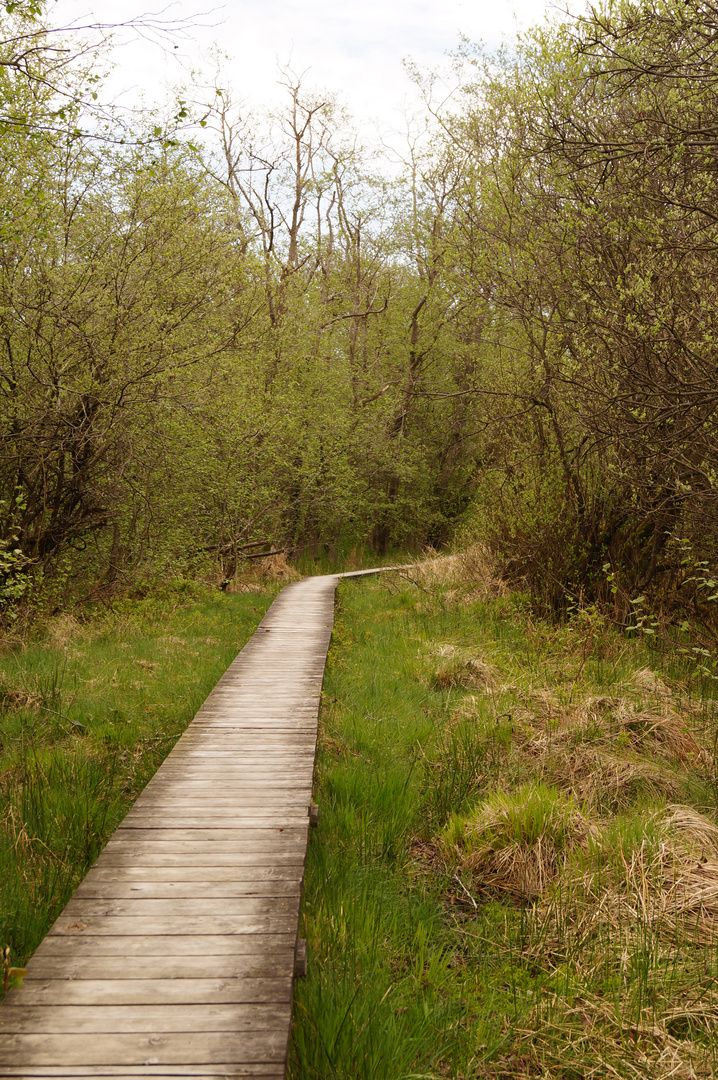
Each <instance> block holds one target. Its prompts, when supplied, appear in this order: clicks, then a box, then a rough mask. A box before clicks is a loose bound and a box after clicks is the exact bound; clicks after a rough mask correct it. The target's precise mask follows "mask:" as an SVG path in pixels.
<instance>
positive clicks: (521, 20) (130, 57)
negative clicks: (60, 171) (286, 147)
mask: <svg viewBox="0 0 718 1080" xmlns="http://www.w3.org/2000/svg"><path fill="white" fill-rule="evenodd" d="M201 3H202V0H177V2H175V3H172V4H169V5H168V6H167V7H163V5H162V3H156V4H155V5H152V3H151V0H148V2H146V3H145V4H143V3H142V2H141V0H114V2H112V0H54V3H51V5H50V13H51V20H52V22H53V23H54V24H55V25H58V24H60V23H62V24H64V25H68V24H70V23H72V22H75V21H79V22H86V21H88V20H92V19H96V20H99V21H101V22H108V23H117V22H122V21H125V20H127V19H130V18H132V17H134V16H137V15H141V14H143V13H146V12H148V11H154V12H159V11H161V10H162V11H163V12H164V17H165V18H192V17H195V19H196V22H197V23H199V24H204V25H197V26H196V27H195V28H194V29H193V30H192V31H191V36H185V37H184V38H177V39H176V41H177V43H178V44H179V48H178V49H173V48H170V55H167V54H165V53H164V52H163V51H162V50H161V49H160V48H159V47H158V46H157V45H151V44H149V43H148V42H144V41H142V40H137V38H136V37H135V38H134V40H129V41H128V42H127V43H126V44H125V45H123V47H122V48H120V49H116V50H115V52H114V59H115V62H116V63H117V64H118V65H119V69H118V70H117V72H116V73H115V75H114V76H113V78H112V81H111V83H110V86H111V89H112V94H113V95H117V94H118V93H120V92H123V91H124V92H125V101H126V102H127V103H128V104H130V103H134V102H136V100H137V98H138V96H139V93H140V91H143V92H144V94H145V96H146V100H147V102H148V103H151V102H153V101H156V100H161V99H162V98H163V97H164V93H163V91H162V86H163V85H172V84H175V83H176V82H178V81H180V80H181V79H182V78H183V76H182V72H181V70H180V68H179V64H178V63H177V62H176V58H179V59H181V61H183V62H184V64H185V65H188V66H189V65H196V64H197V63H199V62H200V60H201V56H202V54H203V52H206V50H207V49H209V48H210V47H211V46H212V45H213V43H215V42H216V43H218V44H219V45H220V47H221V48H222V50H223V51H224V52H226V53H228V54H229V55H230V56H231V57H232V62H231V63H230V64H228V65H227V67H228V71H229V75H230V81H231V83H232V85H233V87H234V88H235V90H236V91H237V92H238V94H239V96H241V97H242V98H246V99H248V100H249V101H251V102H253V103H254V104H257V105H261V104H269V103H271V102H272V100H273V99H274V100H276V99H277V97H278V94H279V91H278V89H277V62H278V61H279V62H282V63H286V62H287V61H288V60H289V59H290V57H291V61H292V67H293V69H294V70H295V71H296V72H298V73H302V72H304V71H305V70H306V69H308V74H307V78H306V85H310V86H315V87H318V88H319V87H321V88H323V89H326V90H329V91H333V92H338V93H339V94H340V96H341V97H342V98H343V99H344V101H345V102H346V104H348V106H349V108H350V110H351V111H352V112H353V113H354V114H355V116H356V117H357V119H359V120H361V121H367V120H373V119H376V120H378V121H379V122H380V124H381V126H382V127H384V128H386V127H392V126H393V125H394V123H398V122H399V115H400V113H399V111H396V110H400V109H401V106H402V104H403V102H405V101H406V100H408V99H409V98H410V97H411V90H410V87H409V84H408V82H407V79H406V76H405V74H404V70H403V67H402V61H403V60H404V59H405V58H410V59H412V60H413V61H415V62H416V63H417V64H418V65H419V66H421V67H436V66H438V65H440V64H441V63H442V61H443V60H444V59H445V54H446V53H447V51H450V50H452V49H454V48H455V47H456V45H457V44H458V40H459V34H460V33H464V34H465V35H466V36H467V37H468V38H470V39H471V40H472V41H479V40H481V41H483V42H485V43H486V44H487V45H488V46H489V47H495V46H497V45H498V44H500V42H501V41H502V40H506V39H509V40H510V39H514V38H515V36H516V33H517V31H521V30H525V29H528V28H529V27H530V26H532V25H534V24H536V23H538V22H541V21H543V18H544V15H545V13H546V12H547V11H548V13H549V14H552V15H554V16H555V15H556V13H557V11H558V5H560V4H561V0H554V3H553V6H548V4H547V0H358V2H357V0H355V2H354V3H352V4H345V5H343V6H342V5H341V4H340V3H339V2H338V0H228V2H227V3H225V4H224V5H223V6H217V7H214V8H213V10H212V11H211V13H210V14H204V15H198V14H197V13H198V12H201V11H202V10H203V9H202V7H201V6H200V4H201ZM211 6H212V0H208V7H206V8H205V9H204V10H205V12H207V11H209V10H210V7H211Z"/></svg>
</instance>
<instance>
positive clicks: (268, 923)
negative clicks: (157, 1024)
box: [50, 914, 297, 948]
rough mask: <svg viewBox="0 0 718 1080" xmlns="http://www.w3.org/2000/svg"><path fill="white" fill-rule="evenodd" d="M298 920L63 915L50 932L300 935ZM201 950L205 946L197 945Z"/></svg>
mask: <svg viewBox="0 0 718 1080" xmlns="http://www.w3.org/2000/svg"><path fill="white" fill-rule="evenodd" d="M296 926H297V920H296V919H295V918H294V917H293V916H292V915H291V914H287V915H233V916H231V917H230V918H226V917H224V918H223V917H222V916H220V915H215V916H213V917H212V918H211V919H208V918H203V917H201V916H200V917H188V916H179V915H178V916H176V917H175V918H158V917H154V918H153V917H151V916H147V917H144V918H143V917H141V916H135V917H133V916H131V915H122V916H114V915H97V916H94V917H93V916H88V917H87V918H81V919H80V918H74V917H73V916H67V915H60V916H59V918H58V919H56V920H55V923H54V925H53V927H52V929H51V930H50V933H51V934H55V935H58V936H60V935H62V936H70V937H79V936H81V935H82V934H87V935H88V936H89V937H91V936H94V935H99V936H101V937H104V936H110V937H146V936H148V935H149V936H153V935H157V934H176V935H184V934H194V935H196V936H197V937H203V936H204V935H206V934H212V935H215V934H290V933H292V931H293V930H294V931H295V932H296ZM197 947H198V948H201V942H198V943H197Z"/></svg>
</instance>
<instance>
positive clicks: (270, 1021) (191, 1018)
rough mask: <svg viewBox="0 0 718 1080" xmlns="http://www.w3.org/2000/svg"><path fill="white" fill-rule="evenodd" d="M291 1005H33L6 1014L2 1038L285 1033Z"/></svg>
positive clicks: (0, 1024)
mask: <svg viewBox="0 0 718 1080" xmlns="http://www.w3.org/2000/svg"><path fill="white" fill-rule="evenodd" d="M290 1019H291V1002H290V1000H289V994H286V995H285V1002H284V1003H283V1004H281V1003H279V1002H278V1003H276V1004H271V1005H267V1004H263V1003H262V1004H258V1003H252V1004H250V1003H246V1002H245V1003H243V1004H241V1005H239V1004H230V1005H208V1004H206V1003H204V1002H201V1003H199V1002H198V999H195V1001H194V1002H193V1003H192V1004H191V1005H178V1004H177V1003H176V1002H173V1003H172V1004H171V1005H157V1004H156V1003H155V1002H149V1003H148V1002H144V1003H143V1004H141V1005H94V1004H84V1005H83V1006H82V1007H81V1008H78V1007H77V1006H76V1005H67V1004H61V1005H56V1004H53V1005H28V1006H25V1007H24V1008H22V1009H12V1008H10V1009H3V1010H2V1012H1V1013H0V1034H8V1033H12V1034H13V1035H20V1034H30V1035H32V1034H37V1035H40V1034H60V1033H63V1032H72V1033H74V1034H78V1035H83V1034H87V1033H91V1032H95V1033H98V1034H102V1033H104V1032H106V1031H112V1032H114V1033H116V1034H125V1033H127V1034H129V1033H131V1032H138V1033H143V1032H149V1033H152V1034H153V1033H154V1032H156V1031H163V1032H172V1031H176V1032H182V1033H184V1032H188V1031H231V1032H239V1031H275V1030H279V1031H282V1030H283V1029H284V1030H286V1028H287V1027H288V1026H289V1022H290Z"/></svg>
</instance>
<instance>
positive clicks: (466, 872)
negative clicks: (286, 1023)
mask: <svg viewBox="0 0 718 1080" xmlns="http://www.w3.org/2000/svg"><path fill="white" fill-rule="evenodd" d="M453 592H454V594H455V593H456V590H453ZM461 599H462V596H461V590H459V594H458V595H453V596H452V590H451V589H449V588H448V586H446V585H442V584H441V583H438V584H433V585H432V584H431V582H428V583H427V582H426V581H424V582H422V580H421V579H419V580H418V582H417V584H410V583H406V582H401V581H392V580H386V579H384V580H381V581H378V580H374V579H370V580H364V581H361V582H356V581H355V582H351V583H344V584H342V585H341V586H340V600H339V605H338V611H337V620H336V625H335V632H334V636H333V640H332V647H331V651H330V657H329V664H328V670H327V676H326V680H325V686H324V696H323V707H322V712H321V733H320V747H319V757H318V766H317V778H316V787H315V798H316V801H317V802H318V803H319V807H320V825H319V829H318V830H315V831H314V832H313V834H312V839H311V844H310V851H309V858H308V865H307V876H306V882H305V893H304V903H303V916H302V919H303V923H302V926H303V928H302V930H301V931H300V932H301V933H302V935H303V936H305V937H307V939H308V943H309V963H308V974H307V976H306V978H305V979H303V980H301V981H300V982H298V983H297V984H296V987H295V1013H294V1026H293V1035H292V1055H291V1066H290V1075H291V1076H292V1077H293V1078H294V1080H314V1078H330V1077H331V1078H342V1080H343V1078H346V1077H349V1076H351V1077H357V1078H361V1080H409V1078H418V1077H436V1078H438V1077H453V1078H456V1080H459V1078H466V1080H468V1078H470V1077H471V1078H473V1077H489V1076H491V1077H529V1076H530V1077H539V1076H542V1077H544V1076H545V1077H561V1078H566V1080H568V1078H574V1077H575V1078H578V1077H584V1076H588V1075H600V1076H604V1075H615V1076H621V1077H623V1076H625V1077H635V1076H637V1075H638V1076H651V1077H653V1076H656V1077H663V1076H665V1077H668V1076H669V1075H670V1076H673V1075H675V1076H680V1077H683V1076H685V1077H688V1076H691V1075H698V1076H700V1075H712V1073H711V1072H710V1071H709V1070H710V1069H711V1068H715V1067H716V1064H717V1059H718V1055H717V1054H716V1047H717V1044H718V1039H716V1030H715V1029H716V1022H717V1021H718V935H715V934H714V933H713V932H712V931H710V927H708V929H706V927H707V924H706V925H704V924H703V923H702V924H701V928H700V933H697V932H696V927H695V926H694V925H693V923H692V919H693V916H692V915H691V916H690V917H687V918H683V917H678V916H676V918H675V925H673V927H672V928H671V926H670V925H667V924H666V920H665V919H662V918H661V917H659V915H658V914H656V913H655V912H654V913H653V914H651V913H650V912H649V914H645V913H644V914H643V915H642V914H641V913H640V912H638V914H637V913H636V908H635V906H632V905H633V902H634V901H635V898H636V895H637V892H636V889H637V888H638V887H639V886H640V883H641V881H643V882H644V883H645V888H646V889H647V890H649V891H650V888H654V892H655V897H656V898H660V895H661V893H660V889H659V888H658V887H657V886H656V881H657V878H656V875H657V873H658V872H659V870H660V868H661V866H663V864H662V863H661V864H660V865H659V863H658V862H656V859H660V858H663V857H664V856H665V851H666V850H667V849H666V844H667V843H668V845H669V847H670V845H671V844H673V843H674V839H673V838H675V837H676V836H677V833H676V832H675V829H674V827H673V825H672V824H671V822H667V820H664V819H665V818H666V814H668V813H669V812H668V811H667V810H666V809H665V808H666V807H667V806H669V805H671V804H674V803H687V804H691V805H693V806H694V807H696V808H697V810H699V811H700V813H701V815H703V818H706V819H707V820H708V821H709V822H710V821H715V820H716V811H717V803H716V784H715V768H714V760H713V757H712V754H711V746H712V745H713V744H714V733H715V730H716V726H715V722H714V710H713V705H714V702H713V699H712V697H711V696H710V694H711V692H712V684H710V683H707V684H705V685H704V684H703V682H702V678H701V676H700V673H698V674H696V672H695V671H694V670H692V669H691V668H690V667H686V666H685V661H684V659H683V658H682V657H680V656H678V655H664V654H659V653H657V652H655V651H650V650H649V647H648V645H647V644H646V643H645V642H643V641H633V642H627V641H626V640H625V639H623V638H621V637H620V636H619V635H617V634H616V633H615V632H614V631H613V630H612V629H611V628H610V627H609V626H608V625H605V624H603V623H602V622H600V621H598V620H594V621H593V622H592V624H591V625H590V626H586V624H585V621H584V622H582V621H580V620H576V621H574V623H573V624H569V625H568V626H565V627H558V628H557V627H550V626H548V625H543V624H538V625H537V624H536V623H535V622H534V621H533V620H532V619H531V618H530V616H529V615H528V613H527V609H526V605H525V604H524V602H523V600H522V598H521V597H520V596H518V597H517V596H514V597H511V596H500V597H498V598H497V599H494V600H488V601H486V602H475V603H469V604H464V603H461ZM472 658H473V660H472ZM474 661H475V662H474ZM647 669H652V670H653V671H654V672H658V674H659V676H662V678H663V680H664V681H665V685H670V687H671V688H672V693H671V698H670V704H667V699H666V698H665V696H662V695H663V694H664V691H663V689H662V687H664V683H663V682H651V681H650V676H648V675H646V674H645V672H646V670H647ZM442 672H443V674H442ZM636 680H637V681H636ZM487 682H490V683H491V686H490V687H489V686H488V685H487ZM604 699H609V700H608V701H606V700H604ZM621 703H623V704H621ZM622 709H623V710H624V711H623V712H622V711H621V710H622ZM661 709H664V711H665V710H667V712H666V715H667V716H668V715H670V717H672V719H670V723H669V721H668V720H666V723H665V726H664V728H661V727H660V725H659V726H658V727H656V726H655V719H656V715H657V714H658V713H660V711H661ZM666 740H668V741H666ZM671 740H672V741H671ZM691 740H693V742H692V743H691ZM692 746H695V747H699V748H701V750H702V751H704V753H703V756H697V755H696V754H694V753H693V751H692V750H691V747H692ZM594 753H595V754H596V755H597V760H598V761H599V762H601V761H602V762H604V767H605V762H606V761H613V760H614V759H613V758H611V756H610V755H611V753H613V755H614V757H615V760H616V761H618V762H623V763H625V764H626V766H627V767H626V769H625V770H624V772H622V773H620V775H619V776H618V778H617V779H616V780H615V783H614V784H613V786H611V785H610V784H609V783H608V782H607V780H606V778H605V777H602V776H600V777H599V780H600V781H601V782H600V783H595V782H592V778H591V770H590V769H587V770H584V772H581V770H580V768H579V767H578V765H580V763H581V761H582V760H583V758H582V755H583V756H586V755H589V756H588V757H587V758H586V760H588V761H589V762H590V761H593V758H591V757H590V755H591V754H594ZM576 763H578V764H576ZM574 766H575V768H574ZM572 769H574V771H573V772H572V771H571V770H572ZM634 773H635V775H634ZM502 793H503V794H502ZM512 799H513V802H512ZM519 803H520V804H521V805H520V807H519ZM507 806H508V808H509V810H511V814H509V817H508V818H507V823H508V824H507V829H506V831H507V836H506V838H505V840H502V839H501V833H500V829H498V828H497V827H495V826H493V827H492V828H493V831H492V830H491V829H490V830H488V832H487V834H486V835H487V836H488V838H489V839H488V841H487V843H486V844H485V845H484V846H485V847H488V848H489V849H490V850H489V851H488V857H487V855H486V851H483V853H481V858H478V857H477V856H476V852H475V851H473V850H472V851H471V852H466V853H463V854H462V853H461V852H460V851H456V850H454V851H453V852H452V850H451V849H452V845H451V844H448V843H446V842H445V840H446V836H447V835H450V834H451V830H452V828H454V830H455V831H458V833H461V831H462V829H463V830H464V831H466V829H467V828H469V827H473V824H472V823H474V822H475V819H476V817H477V815H481V814H482V813H483V814H484V815H486V814H490V813H491V812H494V811H495V810H496V808H497V807H498V808H499V809H500V808H501V807H507ZM512 808H517V809H512ZM557 808H558V809H557ZM564 808H566V809H564ZM558 810H561V811H562V812H561V813H559V812H558ZM568 810H570V812H571V813H572V814H575V815H576V816H580V818H581V820H582V821H584V820H585V821H586V822H590V830H589V832H588V834H586V835H585V836H584V837H583V840H582V842H581V843H577V844H574V845H572V844H570V843H564V842H562V837H563V835H564V834H563V833H561V836H558V834H557V835H556V836H553V833H552V831H551V830H552V829H553V827H554V824H555V825H556V828H558V829H559V831H560V830H564V832H565V829H566V812H568ZM512 815H513V816H512ZM661 815H663V817H662V816H661ZM703 818H702V819H703ZM527 819H530V820H529V821H528V824H526V820H527ZM702 819H701V820H702ZM452 822H453V825H452V824H450V823H452ZM447 826H448V832H447ZM509 826H510V827H509ZM529 826H530V827H529ZM593 830H595V833H594V831H593ZM671 830H673V831H671ZM553 831H554V832H555V829H554V830H553ZM546 837H548V838H549V839H552V840H553V846H552V848H551V850H552V860H553V861H552V862H551V861H550V860H549V861H548V862H547V863H546V865H545V867H544V869H546V871H547V874H548V878H547V880H546V883H545V885H544V886H543V887H542V888H541V890H540V894H539V895H538V896H524V897H522V895H521V889H520V885H519V887H518V888H516V887H514V888H513V891H512V882H513V885H514V886H515V884H516V882H515V880H514V879H512V878H511V877H510V874H511V872H514V874H515V873H516V872H517V871H516V866H517V863H516V861H514V862H513V863H511V864H510V865H508V870H506V872H504V869H502V867H503V864H502V862H501V860H502V859H503V858H505V857H507V855H509V854H511V851H515V853H517V858H518V859H519V862H520V860H521V858H525V857H526V855H527V853H529V854H530V853H531V852H534V854H535V852H536V851H537V850H538V852H539V855H538V856H537V857H539V858H540V857H541V851H542V848H541V841H542V838H544V839H545V838H546ZM679 840H680V838H679V839H677V840H675V845H674V846H675V847H676V851H678V855H677V856H676V858H679V856H680V857H681V858H682V855H681V853H682V852H683V848H681V847H680V842H679ZM559 841H561V842H559ZM537 843H538V848H537ZM671 850H673V848H671ZM686 850H688V849H686ZM691 850H693V849H691ZM661 852H663V855H661ZM694 854H695V853H694ZM497 855H498V864H497V858H496V857H497ZM692 857H694V855H693V856H692ZM715 858H716V859H718V853H717V854H716V856H715ZM462 859H463V861H462ZM487 859H488V861H487ZM492 860H493V861H492ZM497 865H498V866H499V870H498V871H497V869H496V867H497ZM676 865H678V866H679V871H680V872H682V870H683V869H685V867H684V864H683V863H677V864H676ZM717 865H718V864H717ZM674 870H675V867H674ZM502 875H503V876H502ZM507 875H508V876H507ZM641 875H643V876H641ZM518 880H519V883H520V881H521V878H520V876H519V879H518ZM711 880H712V879H711ZM662 887H663V886H662ZM647 895H649V893H647ZM650 895H651V896H653V894H650ZM602 904H603V905H604V908H601V905H602ZM599 911H603V914H602V915H600V917H599V916H598V915H597V912H599ZM592 920H594V921H593V922H592ZM669 922H670V920H669ZM706 933H707V937H706V936H705V935H706ZM701 935H703V937H701ZM672 1069H674V1070H675V1072H672V1071H671V1070H672ZM691 1069H694V1070H696V1071H695V1072H694V1073H692V1072H691ZM592 1070H597V1071H595V1072H593V1071H592ZM701 1070H704V1071H703V1072H701Z"/></svg>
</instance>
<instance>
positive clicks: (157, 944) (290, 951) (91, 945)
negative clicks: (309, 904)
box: [23, 927, 297, 986]
mask: <svg viewBox="0 0 718 1080" xmlns="http://www.w3.org/2000/svg"><path fill="white" fill-rule="evenodd" d="M296 940H297V934H296V930H295V928H294V927H292V929H291V931H290V932H288V933H285V934H252V933H249V934H204V935H203V936H202V939H201V941H199V940H198V939H197V938H196V937H194V936H192V935H191V934H185V933H179V934H155V935H152V934H143V935H142V936H141V937H130V938H128V937H126V936H122V937H112V936H110V935H107V936H102V935H99V936H93V935H92V934H84V935H77V934H76V935H75V936H74V937H73V936H70V935H67V936H62V935H60V934H52V933H50V934H48V936H47V937H46V938H44V939H43V940H42V942H41V943H40V945H39V946H38V947H37V949H36V950H35V952H34V954H33V957H32V960H34V959H35V957H45V956H56V957H75V956H93V957H99V956H113V957H114V956H121V957H123V958H126V959H130V960H131V959H133V958H134V957H137V956H146V957H164V958H166V957H175V956H178V957H183V956H230V957H231V956H256V957H259V958H263V957H265V956H283V955H284V954H285V952H286V954H287V955H291V956H294V946H295V944H296ZM32 960H31V961H30V963H32ZM24 985H25V984H23V986H24Z"/></svg>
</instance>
